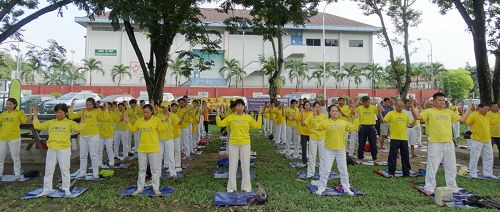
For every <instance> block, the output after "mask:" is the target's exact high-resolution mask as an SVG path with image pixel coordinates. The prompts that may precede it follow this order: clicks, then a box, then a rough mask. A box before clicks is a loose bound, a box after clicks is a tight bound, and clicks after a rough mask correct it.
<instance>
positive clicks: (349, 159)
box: [345, 153, 356, 165]
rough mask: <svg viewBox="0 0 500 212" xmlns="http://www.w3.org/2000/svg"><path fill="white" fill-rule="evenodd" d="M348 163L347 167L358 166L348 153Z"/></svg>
mask: <svg viewBox="0 0 500 212" xmlns="http://www.w3.org/2000/svg"><path fill="white" fill-rule="evenodd" d="M345 158H346V161H347V165H356V160H355V159H354V158H353V157H352V156H350V155H349V154H347V153H346V157H345Z"/></svg>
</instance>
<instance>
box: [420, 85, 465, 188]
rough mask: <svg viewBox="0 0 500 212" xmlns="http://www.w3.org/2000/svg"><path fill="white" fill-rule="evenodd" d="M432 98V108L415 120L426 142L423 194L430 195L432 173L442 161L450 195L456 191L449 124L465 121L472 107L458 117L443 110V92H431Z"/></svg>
mask: <svg viewBox="0 0 500 212" xmlns="http://www.w3.org/2000/svg"><path fill="white" fill-rule="evenodd" d="M432 98H433V102H434V104H433V105H434V107H433V108H428V109H425V110H424V111H422V112H421V113H420V114H416V115H417V118H416V119H417V120H421V121H424V122H425V124H426V128H427V132H428V140H429V143H428V149H427V168H426V173H425V186H424V189H425V194H427V195H429V196H430V195H432V194H433V193H434V189H435V188H436V173H437V171H438V169H439V164H440V163H441V162H443V168H444V174H445V179H446V186H448V187H449V188H451V189H452V190H453V192H459V188H458V186H457V182H456V180H455V177H456V174H457V165H456V156H455V145H453V137H452V132H451V131H452V130H451V128H452V125H453V123H455V122H457V121H460V122H465V120H466V119H467V117H468V115H469V113H470V111H471V108H472V105H471V106H470V107H469V108H468V109H467V111H466V112H465V114H464V115H463V116H462V117H460V115H458V113H455V112H453V111H451V110H449V109H446V108H445V107H446V103H445V95H444V94H443V93H435V94H434V95H433V96H432ZM412 110H415V108H412Z"/></svg>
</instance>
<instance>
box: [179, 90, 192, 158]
mask: <svg viewBox="0 0 500 212" xmlns="http://www.w3.org/2000/svg"><path fill="white" fill-rule="evenodd" d="M177 103H178V104H179V108H178V109H177V112H178V114H177V116H178V117H179V118H180V121H179V123H180V127H181V144H182V149H183V150H184V156H185V157H186V158H189V157H190V156H191V140H190V137H191V131H190V130H189V129H190V128H189V126H191V123H190V121H189V113H190V112H191V107H189V106H188V105H187V103H186V101H185V100H184V99H183V98H182V99H179V100H178V101H177Z"/></svg>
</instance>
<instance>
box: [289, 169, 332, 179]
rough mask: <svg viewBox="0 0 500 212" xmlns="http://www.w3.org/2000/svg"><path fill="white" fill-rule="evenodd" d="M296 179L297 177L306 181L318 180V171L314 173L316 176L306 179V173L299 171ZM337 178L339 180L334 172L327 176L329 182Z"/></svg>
mask: <svg viewBox="0 0 500 212" xmlns="http://www.w3.org/2000/svg"><path fill="white" fill-rule="evenodd" d="M297 177H299V178H300V179H302V180H307V179H312V180H318V179H319V173H318V171H316V174H315V175H314V176H312V177H310V178H307V171H303V170H300V171H298V172H297ZM338 178H340V175H338V174H337V173H336V172H330V175H329V176H328V179H329V180H333V179H338Z"/></svg>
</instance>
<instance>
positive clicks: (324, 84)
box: [322, 3, 328, 102]
mask: <svg viewBox="0 0 500 212" xmlns="http://www.w3.org/2000/svg"><path fill="white" fill-rule="evenodd" d="M326 6H328V3H326V4H325V7H323V14H322V15H323V40H322V43H323V95H324V98H325V100H326V101H327V102H328V97H327V96H326V62H325V55H326V45H325V44H326V39H325V38H326V37H325V10H326Z"/></svg>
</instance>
